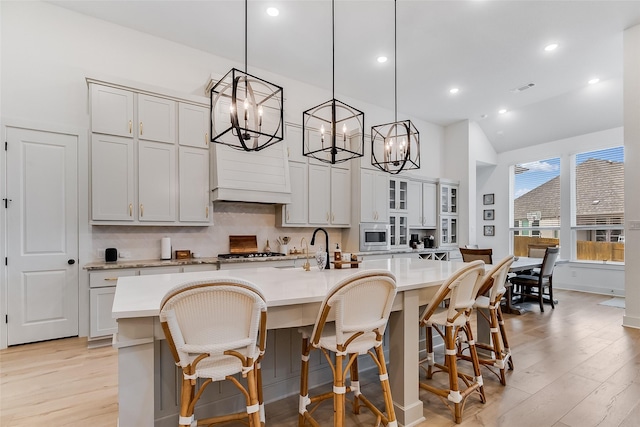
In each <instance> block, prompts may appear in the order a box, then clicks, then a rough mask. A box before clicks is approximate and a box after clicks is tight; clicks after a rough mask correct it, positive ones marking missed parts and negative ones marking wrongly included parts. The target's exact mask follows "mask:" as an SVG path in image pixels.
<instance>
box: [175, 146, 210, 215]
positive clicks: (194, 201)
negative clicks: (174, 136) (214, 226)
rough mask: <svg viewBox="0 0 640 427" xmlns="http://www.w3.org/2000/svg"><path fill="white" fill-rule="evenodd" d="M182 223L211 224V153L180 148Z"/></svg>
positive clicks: (179, 178) (198, 149) (204, 150)
mask: <svg viewBox="0 0 640 427" xmlns="http://www.w3.org/2000/svg"><path fill="white" fill-rule="evenodd" d="M178 174H179V177H178V182H179V186H180V191H179V194H180V205H179V219H180V222H201V223H207V222H210V218H211V212H210V211H211V207H210V205H211V202H210V201H209V199H210V198H209V151H208V150H206V149H202V148H193V147H182V146H181V147H179V149H178Z"/></svg>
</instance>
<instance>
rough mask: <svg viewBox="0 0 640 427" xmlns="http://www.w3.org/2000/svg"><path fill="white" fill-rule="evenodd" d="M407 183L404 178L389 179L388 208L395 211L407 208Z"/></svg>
mask: <svg viewBox="0 0 640 427" xmlns="http://www.w3.org/2000/svg"><path fill="white" fill-rule="evenodd" d="M408 185H409V184H408V181H407V180H404V179H398V178H390V179H389V209H391V210H395V211H406V210H407V209H408V204H407V197H408Z"/></svg>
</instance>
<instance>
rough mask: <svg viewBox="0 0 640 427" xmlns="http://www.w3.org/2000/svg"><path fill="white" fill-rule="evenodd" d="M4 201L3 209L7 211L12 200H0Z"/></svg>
mask: <svg viewBox="0 0 640 427" xmlns="http://www.w3.org/2000/svg"><path fill="white" fill-rule="evenodd" d="M2 200H3V201H4V208H5V209H8V208H9V202H13V200H11V199H2Z"/></svg>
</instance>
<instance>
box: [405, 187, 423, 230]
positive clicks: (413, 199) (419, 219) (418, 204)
mask: <svg viewBox="0 0 640 427" xmlns="http://www.w3.org/2000/svg"><path fill="white" fill-rule="evenodd" d="M407 192H408V197H409V201H408V203H409V209H408V213H407V216H408V218H409V226H410V227H422V225H423V215H422V183H421V182H418V181H409V183H408V185H407Z"/></svg>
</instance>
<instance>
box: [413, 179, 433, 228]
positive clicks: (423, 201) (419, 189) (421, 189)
mask: <svg viewBox="0 0 640 427" xmlns="http://www.w3.org/2000/svg"><path fill="white" fill-rule="evenodd" d="M407 191H408V208H409V209H408V216H409V227H411V228H433V229H435V228H436V227H437V223H438V216H437V213H438V209H437V198H436V197H437V195H436V191H437V188H436V184H435V183H433V182H421V181H409V183H408V190H407Z"/></svg>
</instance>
